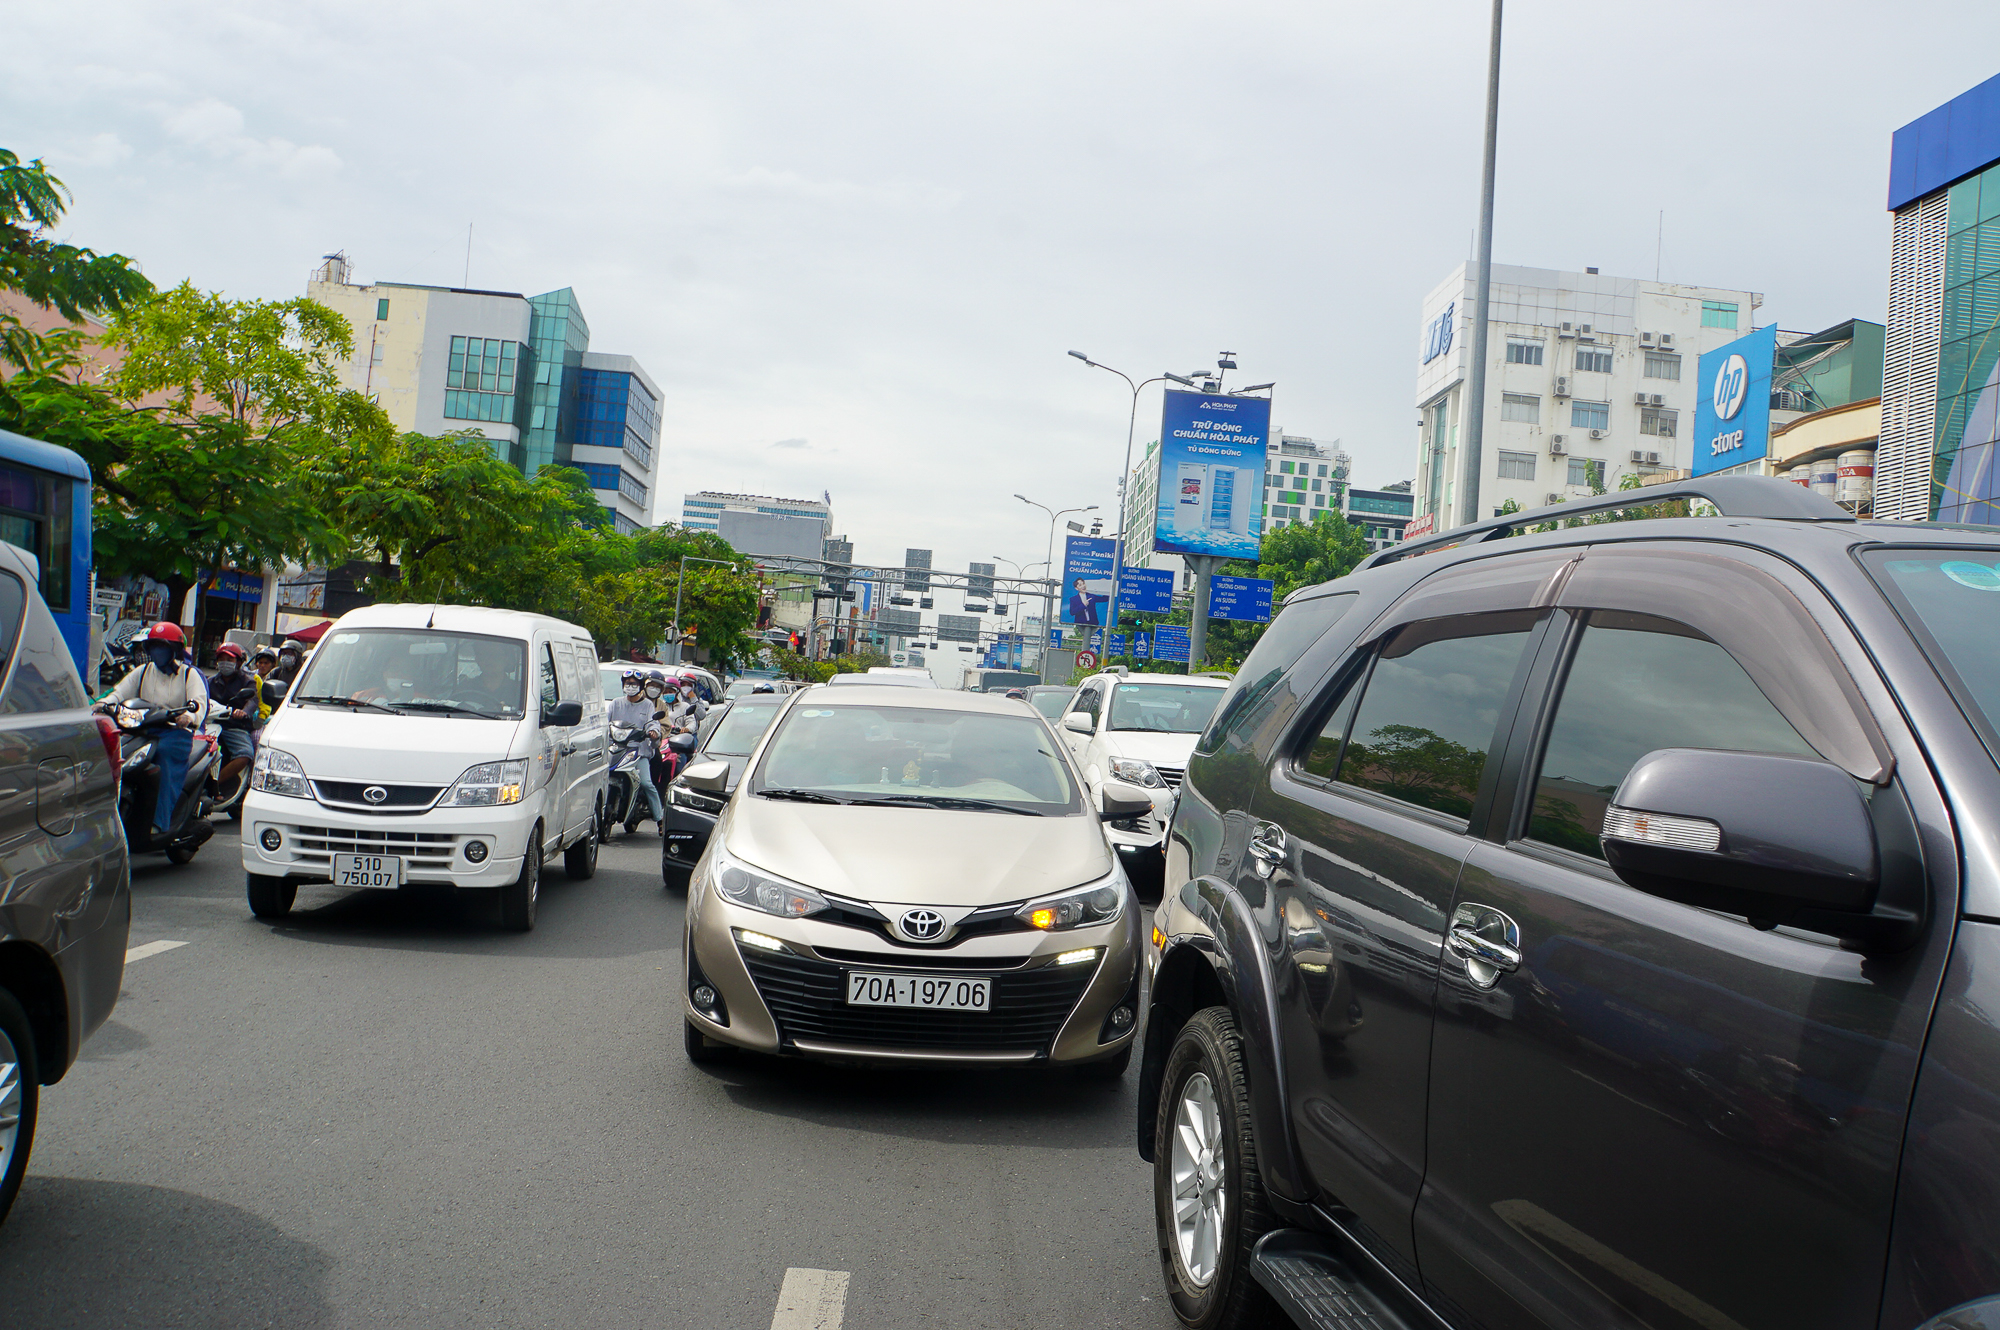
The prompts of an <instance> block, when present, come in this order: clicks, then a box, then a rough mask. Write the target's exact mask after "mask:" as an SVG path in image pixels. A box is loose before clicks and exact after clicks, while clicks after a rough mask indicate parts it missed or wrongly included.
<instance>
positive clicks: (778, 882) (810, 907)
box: [711, 845, 833, 919]
mask: <svg viewBox="0 0 2000 1330" xmlns="http://www.w3.org/2000/svg"><path fill="white" fill-rule="evenodd" d="M713 853H714V855H715V861H714V863H713V864H712V865H711V871H712V873H713V875H714V877H715V893H716V895H718V896H720V897H722V899H724V900H726V901H728V902H730V903H731V904H734V905H743V906H748V907H749V908H750V909H753V910H762V911H763V912H764V913H765V914H775V915H777V916H778V917H779V918H781V919H803V918H805V917H806V916H808V915H814V914H818V913H819V912H820V911H822V910H827V909H831V908H833V907H832V906H830V905H828V904H827V903H826V897H824V896H822V895H820V894H819V893H818V892H817V891H814V890H813V889H812V888H811V887H802V886H800V885H799V884H798V883H796V882H787V881H785V880H784V879H783V878H781V877H774V876H772V875H771V874H769V873H766V872H765V871H763V870H762V869H761V868H752V867H750V865H748V864H746V863H744V862H743V861H742V860H740V859H737V858H736V857H735V856H733V855H731V854H728V853H727V852H725V851H724V850H723V849H722V847H721V846H719V845H718V846H715V847H714V849H713Z"/></svg>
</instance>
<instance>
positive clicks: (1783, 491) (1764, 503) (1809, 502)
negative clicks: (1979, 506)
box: [1354, 476, 1854, 573]
mask: <svg viewBox="0 0 2000 1330" xmlns="http://www.w3.org/2000/svg"><path fill="white" fill-rule="evenodd" d="M1670 499H1706V500H1707V501H1708V502H1709V503H1712V504H1714V505H1715V509H1716V511H1717V512H1719V513H1721V514H1722V515H1723V516H1724V517H1769V518H1774V519H1777V520H1779V521H1787V522H1852V521H1853V520H1854V514H1853V513H1850V512H1848V511H1847V509H1845V508H1843V507H1841V506H1840V505H1839V504H1837V503H1835V502H1834V501H1833V500H1832V499H1829V498H1827V497H1826V496H1825V495H1824V494H1815V493H1813V492H1812V491H1811V490H1809V489H1807V488H1806V487H1805V486H1803V485H1795V484H1793V483H1792V482H1791V481H1789V480H1779V479H1777V478H1776V477H1775V476H1709V477H1707V478H1705V479H1701V480H1676V481H1673V482H1671V483H1669V484H1665V485H1648V486H1646V487H1645V488H1643V489H1636V490H1619V491H1618V492H1617V493H1616V494H1600V495H1597V496H1595V497H1593V498H1590V499H1582V500H1571V501H1570V502H1569V503H1552V504H1549V505H1547V506H1546V507H1542V508H1529V509H1525V510H1524V511H1522V512H1518V513H1508V514H1507V515H1506V516H1505V517H1495V518H1491V519H1489V520H1487V521H1484V522H1473V523H1471V524H1469V525H1467V526H1459V527H1453V528H1452V529H1451V530H1449V531H1440V532H1439V533H1438V534H1437V535H1435V536H1424V537H1420V538H1419V539H1417V540H1412V541H1406V542H1404V543H1403V544H1401V545H1391V546H1389V548H1387V549H1383V550H1377V551H1375V553H1373V554H1371V555H1369V556H1368V557H1367V558H1365V559H1363V560H1362V561H1361V562H1360V563H1359V564H1357V565H1356V566H1355V569H1354V571H1355V572H1357V573H1358V572H1360V571H1361V570H1362V569H1363V568H1376V567H1380V566H1381V565H1382V564H1385V563H1394V562H1395V561H1396V560H1398V559H1400V558H1403V557H1404V556H1406V555H1411V554H1418V553H1422V552H1423V551H1425V550H1432V549H1444V548H1448V547H1450V546H1454V545H1476V544H1478V543H1479V542H1481V541H1485V540H1500V539H1502V538H1504V537H1506V536H1511V535H1512V534H1514V532H1516V531H1518V530H1520V529H1521V528H1522V527H1527V526H1538V525H1540V524H1541V523H1543V522H1560V521H1563V520H1564V519H1566V518H1571V517H1581V516H1583V515H1584V514H1585V513H1602V512H1608V511H1610V510H1612V509H1616V508H1648V507H1651V506H1652V505H1653V504H1656V503H1665V502H1667V501H1668V500H1670Z"/></svg>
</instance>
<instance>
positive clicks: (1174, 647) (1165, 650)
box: [1153, 623, 1188, 661]
mask: <svg viewBox="0 0 2000 1330" xmlns="http://www.w3.org/2000/svg"><path fill="white" fill-rule="evenodd" d="M1187 658H1188V630H1187V629H1185V628H1175V627H1173V626H1172V625H1171V624H1164V623H1163V624H1159V625H1157V626H1155V627H1154V629H1153V659H1154V660H1178V661H1186V660H1187Z"/></svg>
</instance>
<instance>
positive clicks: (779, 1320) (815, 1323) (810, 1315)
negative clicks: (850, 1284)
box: [771, 1267, 847, 1330]
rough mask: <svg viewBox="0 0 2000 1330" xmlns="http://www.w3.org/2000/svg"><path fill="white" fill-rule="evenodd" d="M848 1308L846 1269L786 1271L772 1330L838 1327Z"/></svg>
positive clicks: (836, 1328)
mask: <svg viewBox="0 0 2000 1330" xmlns="http://www.w3.org/2000/svg"><path fill="white" fill-rule="evenodd" d="M846 1311H847V1271H845V1270H801V1269H798V1268H797V1267H794V1268H792V1269H790V1270H787V1271H785V1284H784V1287H782V1288H780V1289H779V1290H778V1310H777V1314H776V1315H774V1316H772V1317H771V1330H840V1321H841V1317H842V1316H843V1315H844V1314H845V1313H846Z"/></svg>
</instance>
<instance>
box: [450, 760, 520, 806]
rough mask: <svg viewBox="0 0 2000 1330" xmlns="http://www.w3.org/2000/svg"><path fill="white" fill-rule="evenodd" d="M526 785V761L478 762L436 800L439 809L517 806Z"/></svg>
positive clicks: (467, 769)
mask: <svg viewBox="0 0 2000 1330" xmlns="http://www.w3.org/2000/svg"><path fill="white" fill-rule="evenodd" d="M527 784H528V760H527V759H526V758H516V759H514V760H513V761H512V762H481V763H480V764H479V765H478V766H476V767H468V768H466V772H465V774H464V775H463V776H460V777H459V778H458V779H457V780H455V781H453V782H452V784H451V788H450V789H449V790H446V791H445V794H444V798H443V799H441V800H439V801H438V806H439V807H441V808H485V807H491V806H493V805H495V804H517V803H520V802H521V795H522V793H523V792H524V791H525V790H526V788H527Z"/></svg>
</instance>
